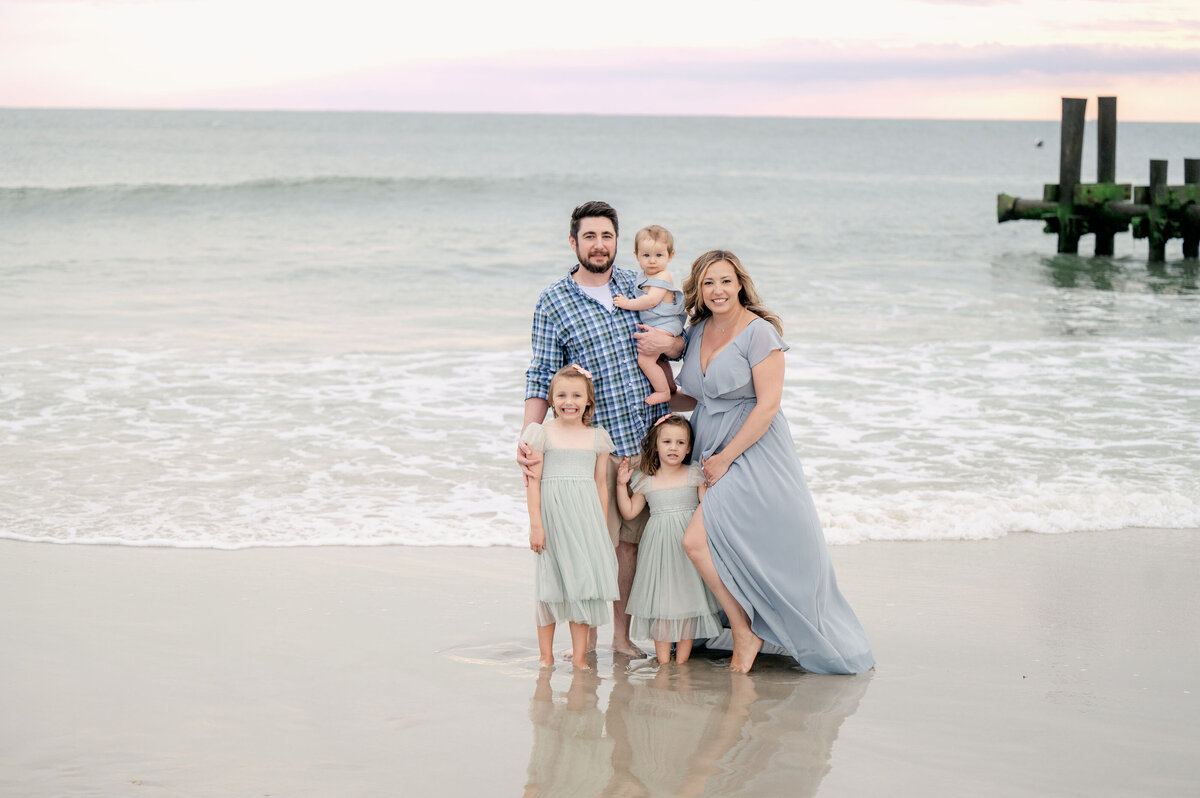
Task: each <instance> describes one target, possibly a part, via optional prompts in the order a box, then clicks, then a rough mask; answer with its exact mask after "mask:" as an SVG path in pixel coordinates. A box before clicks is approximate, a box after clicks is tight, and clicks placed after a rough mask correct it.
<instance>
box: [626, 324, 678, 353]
mask: <svg viewBox="0 0 1200 798" xmlns="http://www.w3.org/2000/svg"><path fill="white" fill-rule="evenodd" d="M633 337H634V340H636V341H637V350H638V354H639V355H650V356H652V357H657V356H659V355H666V356H667V359H668V360H677V359H678V358H679V356H680V355H682V354H683V336H682V335H671V334H670V333H668V332H663V331H662V330H659V329H657V328H655V327H648V326H647V325H645V324H639V325H638V331H637V332H635V333H634V334H633Z"/></svg>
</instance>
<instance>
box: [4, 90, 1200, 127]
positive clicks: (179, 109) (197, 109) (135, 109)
mask: <svg viewBox="0 0 1200 798" xmlns="http://www.w3.org/2000/svg"><path fill="white" fill-rule="evenodd" d="M1105 96H1111V95H1105ZM1064 99H1066V98H1064ZM1080 99H1087V100H1092V99H1094V98H1090V97H1089V98H1080ZM1088 105H1089V107H1090V106H1091V105H1092V104H1091V102H1089V103H1088ZM0 111H38V112H44V111H51V112H53V111H63V112H80V111H111V112H118V113H164V112H166V113H170V112H176V113H218V114H236V113H279V114H424V115H430V116H559V117H567V116H581V117H620V118H640V119H810V120H821V121H863V122H870V121H875V122H1061V121H1062V120H1061V118H1058V117H1044V118H1037V117H991V116H845V115H838V116H833V115H831V116H821V115H812V114H806V115H789V114H735V113H725V114H721V113H674V114H646V113H637V112H626V113H622V112H610V113H603V114H598V113H589V112H561V111H494V110H478V111H466V110H434V109H413V108H403V109H397V108H296V107H286V106H281V107H262V108H239V107H216V106H170V107H155V106H100V105H97V106H83V105H81V106H75V105H72V106H55V105H47V106H3V105H0ZM1085 121H1086V122H1094V121H1096V114H1094V113H1089V114H1088V115H1087V116H1086V117H1085ZM1118 122H1136V123H1140V124H1154V125H1196V124H1200V119H1197V120H1194V121H1179V120H1157V119H1136V118H1135V119H1118Z"/></svg>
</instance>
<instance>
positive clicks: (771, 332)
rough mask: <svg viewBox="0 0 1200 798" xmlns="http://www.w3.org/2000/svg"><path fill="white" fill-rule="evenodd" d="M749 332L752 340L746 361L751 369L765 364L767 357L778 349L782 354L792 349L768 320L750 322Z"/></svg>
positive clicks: (747, 345) (749, 342)
mask: <svg viewBox="0 0 1200 798" xmlns="http://www.w3.org/2000/svg"><path fill="white" fill-rule="evenodd" d="M747 332H748V333H749V335H748V337H749V339H750V340H749V341H748V342H747V343H746V360H748V361H749V362H750V367H751V368H753V367H755V366H757V365H758V364H759V363H761V362H763V360H765V359H766V357H767V355H769V354H771V353H772V352H774V351H775V350H776V349H778V350H779V351H780V352H786V351H788V349H791V347H790V346H788V345H787V343H786V342H785V341H784V340H783V338H781V337H780V335H779V333H778V332H776V330H775V326H774V325H773V324H771V322H769V321H767V320H766V319H755V320H754V321H752V322H750V324H749V329H748V331H747Z"/></svg>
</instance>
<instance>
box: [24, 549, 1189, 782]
mask: <svg viewBox="0 0 1200 798" xmlns="http://www.w3.org/2000/svg"><path fill="white" fill-rule="evenodd" d="M531 556H532V555H531V554H530V553H529V552H527V551H522V550H518V549H500V548H497V549H463V548H429V549H421V548H404V547H384V548H314V549H297V548H291V549H253V550H246V551H235V552H221V551H212V550H182V549H153V548H141V549H140V548H127V547H100V546H57V545H50V544H24V543H16V542H11V541H3V542H0V599H2V601H0V640H3V645H2V648H0V795H21V796H30V797H33V796H72V795H144V796H151V795H164V796H166V795H178V796H195V795H205V796H225V795H228V796H254V795H277V796H328V795H339V796H373V795H422V794H439V795H444V796H468V795H470V796H478V795H520V794H525V795H543V796H549V795H582V796H586V795H674V794H682V795H712V796H726V795H731V796H732V795H747V796H751V795H753V796H772V795H789V796H793V795H822V796H865V795H889V796H929V795H973V796H993V795H994V796H1012V795H1030V796H1034V795H1037V796H1047V795H1063V796H1066V795H1089V796H1110V795H1111V796H1119V795H1131V796H1132V795H1155V796H1175V795H1179V796H1183V795H1195V794H1196V793H1197V792H1200V764H1197V758H1196V757H1195V751H1196V750H1198V749H1200V707H1198V706H1197V698H1198V696H1200V677H1198V676H1197V673H1198V672H1200V669H1198V668H1197V665H1196V663H1197V660H1198V658H1200V612H1197V606H1198V605H1200V576H1198V574H1200V531H1197V530H1123V531H1117V532H1096V533H1080V534H1072V535H1057V536H1050V535H1031V534H1021V535H1010V536H1008V537H1006V538H1003V539H1000V540H995V541H983V542H946V543H929V542H926V543H869V544H863V545H860V546H841V547H835V548H834V549H833V557H834V562H835V565H836V567H837V571H838V579H839V583H840V585H841V587H842V589H843V591H844V592H845V593H846V595H847V596H848V597H849V599H850V601H851V603H852V604H853V605H854V607H855V609H856V611H857V612H858V614H859V616H860V618H861V619H862V621H863V624H864V626H865V627H866V628H867V631H868V633H869V634H870V636H871V639H872V643H873V645H874V648H875V655H876V658H877V660H878V662H879V666H878V668H877V669H876V670H875V671H874V672H872V673H870V674H865V675H863V676H858V677H837V676H813V675H810V674H803V673H800V672H798V671H796V670H795V669H793V668H790V667H788V666H787V665H786V663H784V662H782V661H780V660H778V659H774V658H763V659H762V660H760V662H759V664H758V665H757V666H756V668H755V670H754V672H753V673H752V674H751V675H750V676H748V677H743V676H738V675H735V674H731V673H729V671H728V669H727V667H726V663H725V662H724V661H723V660H722V659H720V658H697V659H695V660H694V661H693V662H692V663H691V664H690V665H688V666H682V667H666V668H657V667H655V663H653V662H652V661H633V662H629V661H626V660H624V659H622V658H617V660H616V661H614V658H613V656H612V655H611V653H610V652H609V651H608V648H607V646H606V645H604V644H605V643H606V641H607V636H608V634H609V633H610V629H611V627H606V628H603V629H602V630H601V638H600V639H601V648H600V651H599V652H598V653H597V661H596V666H597V668H596V672H595V673H592V674H587V673H576V672H573V671H572V669H571V668H570V667H569V666H568V665H565V664H564V665H561V666H559V667H558V668H556V669H555V670H553V671H541V670H539V668H538V667H537V656H536V653H537V652H536V642H535V637H534V628H533V624H532V610H531V592H532V578H531V568H530V560H529V558H530V557H531ZM559 639H560V641H561V642H560V644H559V648H564V647H565V644H566V639H567V637H566V633H565V630H562V631H560V635H559Z"/></svg>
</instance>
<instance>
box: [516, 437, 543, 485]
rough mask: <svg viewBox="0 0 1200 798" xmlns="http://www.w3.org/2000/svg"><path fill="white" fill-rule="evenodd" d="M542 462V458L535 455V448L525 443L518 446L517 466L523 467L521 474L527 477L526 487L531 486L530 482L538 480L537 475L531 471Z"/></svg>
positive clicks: (522, 442)
mask: <svg viewBox="0 0 1200 798" xmlns="http://www.w3.org/2000/svg"><path fill="white" fill-rule="evenodd" d="M540 462H542V458H540V457H538V456H537V455H535V454H534V453H533V447H532V446H530V445H529V444H528V443H526V442H525V441H521V442H520V443H518V444H517V465H519V466H520V467H521V474H522V475H523V476H524V477H525V485H526V486H528V485H529V480H531V479H537V478H538V476H537V474H535V473H533V471H531V470H530V469H531V468H532V467H533V466H535V465H537V464H538V463H540Z"/></svg>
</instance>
